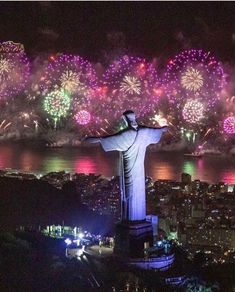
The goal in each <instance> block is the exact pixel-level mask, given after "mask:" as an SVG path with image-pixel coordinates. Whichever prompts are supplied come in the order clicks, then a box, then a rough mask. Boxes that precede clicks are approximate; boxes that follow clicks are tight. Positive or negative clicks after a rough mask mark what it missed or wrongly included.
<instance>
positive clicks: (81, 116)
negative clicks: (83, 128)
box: [75, 110, 91, 125]
mask: <svg viewBox="0 0 235 292" xmlns="http://www.w3.org/2000/svg"><path fill="white" fill-rule="evenodd" d="M75 120H76V122H77V123H78V124H79V125H87V124H89V122H90V120H91V114H90V113H89V112H88V111H86V110H81V111H79V112H78V113H77V114H76V115H75Z"/></svg>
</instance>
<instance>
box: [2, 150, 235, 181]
mask: <svg viewBox="0 0 235 292" xmlns="http://www.w3.org/2000/svg"><path fill="white" fill-rule="evenodd" d="M0 168H1V169H5V168H12V169H18V170H21V171H27V172H36V173H47V172H51V171H60V170H66V171H69V172H82V173H97V174H102V175H104V176H107V177H111V176H113V175H116V174H118V154H117V153H115V152H109V153H105V152H103V150H102V149H99V148H93V147H92V148H32V147H29V146H22V145H12V144H10V145H0ZM145 172H146V175H149V176H151V177H152V178H153V179H154V180H157V179H171V180H180V175H181V173H182V172H186V173H189V174H191V175H192V177H193V179H200V180H203V181H208V182H218V181H224V182H226V183H231V184H235V156H226V155H220V156H215V155H208V156H204V157H203V158H200V159H199V158H190V157H185V156H183V154H182V153H178V152H171V153H156V152H149V151H147V154H146V160H145Z"/></svg>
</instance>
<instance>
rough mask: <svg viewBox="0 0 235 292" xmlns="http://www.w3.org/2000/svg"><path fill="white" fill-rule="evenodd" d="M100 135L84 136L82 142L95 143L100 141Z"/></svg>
mask: <svg viewBox="0 0 235 292" xmlns="http://www.w3.org/2000/svg"><path fill="white" fill-rule="evenodd" d="M100 141H101V137H85V138H84V139H83V140H82V142H84V143H89V144H95V143H100Z"/></svg>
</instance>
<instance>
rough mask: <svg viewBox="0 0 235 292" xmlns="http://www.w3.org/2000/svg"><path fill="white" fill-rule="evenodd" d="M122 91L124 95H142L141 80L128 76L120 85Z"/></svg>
mask: <svg viewBox="0 0 235 292" xmlns="http://www.w3.org/2000/svg"><path fill="white" fill-rule="evenodd" d="M120 91H123V92H124V93H129V94H134V93H136V94H138V95H139V94H140V93H141V83H140V80H139V79H138V78H136V77H131V76H129V75H126V76H125V77H124V78H123V81H122V82H121V85H120Z"/></svg>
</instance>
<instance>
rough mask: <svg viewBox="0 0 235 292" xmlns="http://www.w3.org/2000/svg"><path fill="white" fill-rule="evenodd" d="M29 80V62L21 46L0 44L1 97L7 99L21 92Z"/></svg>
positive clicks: (11, 43) (9, 42)
mask: <svg viewBox="0 0 235 292" xmlns="http://www.w3.org/2000/svg"><path fill="white" fill-rule="evenodd" d="M28 78H29V61H28V59H27V57H26V55H25V52H24V47H23V45H21V44H17V43H13V42H11V41H8V42H3V43H0V96H1V97H2V98H7V97H10V96H14V95H16V94H18V93H19V92H21V91H22V90H23V89H24V88H25V86H26V83H27V81H28Z"/></svg>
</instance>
